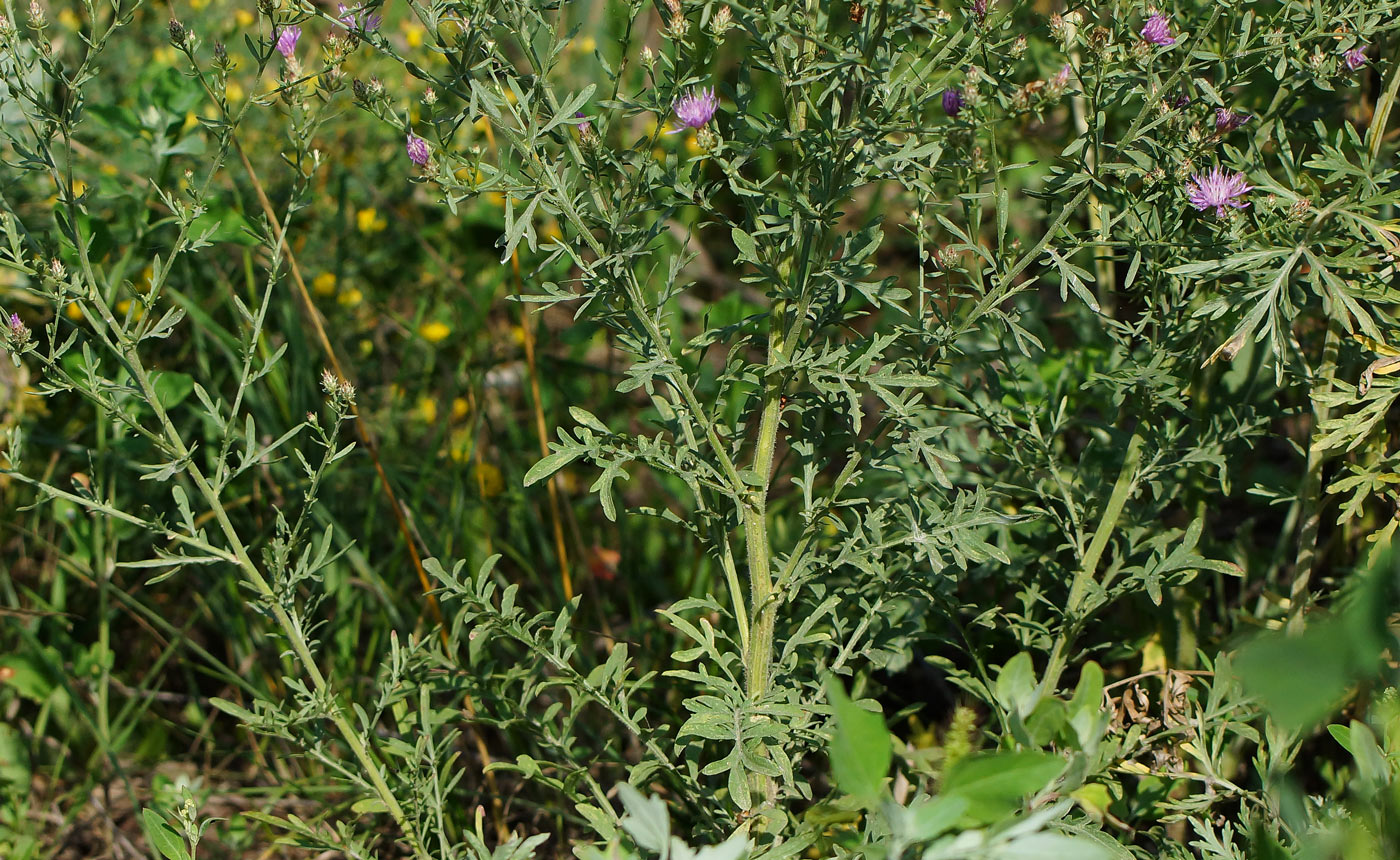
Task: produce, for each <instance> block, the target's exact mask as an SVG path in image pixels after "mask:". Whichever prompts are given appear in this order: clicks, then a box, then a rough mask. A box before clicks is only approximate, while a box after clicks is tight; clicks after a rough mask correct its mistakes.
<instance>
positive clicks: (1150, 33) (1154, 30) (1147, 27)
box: [1142, 12, 1176, 47]
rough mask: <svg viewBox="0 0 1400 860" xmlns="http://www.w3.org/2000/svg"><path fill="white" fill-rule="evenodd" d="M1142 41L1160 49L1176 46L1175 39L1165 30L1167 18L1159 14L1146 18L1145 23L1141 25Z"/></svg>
mask: <svg viewBox="0 0 1400 860" xmlns="http://www.w3.org/2000/svg"><path fill="white" fill-rule="evenodd" d="M1142 39H1143V41H1144V42H1148V43H1149V44H1153V45H1161V46H1162V47H1166V46H1168V45H1175V44H1176V37H1175V36H1173V35H1172V34H1171V31H1170V30H1168V29H1167V16H1166V15H1163V14H1162V13H1161V12H1158V13H1157V14H1156V15H1153V16H1152V17H1151V18H1148V19H1147V23H1146V24H1143V25H1142Z"/></svg>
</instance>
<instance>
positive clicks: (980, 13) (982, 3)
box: [972, 0, 987, 24]
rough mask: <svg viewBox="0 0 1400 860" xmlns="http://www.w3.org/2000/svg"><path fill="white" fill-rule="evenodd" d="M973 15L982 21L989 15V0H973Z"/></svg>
mask: <svg viewBox="0 0 1400 860" xmlns="http://www.w3.org/2000/svg"><path fill="white" fill-rule="evenodd" d="M972 17H974V18H976V19H977V23H979V24H980V23H982V21H983V20H985V19H986V17H987V0H972Z"/></svg>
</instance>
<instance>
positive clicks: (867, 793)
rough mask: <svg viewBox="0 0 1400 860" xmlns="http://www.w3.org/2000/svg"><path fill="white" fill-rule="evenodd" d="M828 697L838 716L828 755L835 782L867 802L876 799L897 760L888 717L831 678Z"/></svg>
mask: <svg viewBox="0 0 1400 860" xmlns="http://www.w3.org/2000/svg"><path fill="white" fill-rule="evenodd" d="M826 694H827V699H828V700H829V701H830V702H831V709H832V713H833V714H834V715H835V718H836V719H835V722H836V726H835V733H834V734H833V736H832V738H831V745H830V746H829V747H828V748H827V754H828V755H829V756H830V758H831V772H832V776H833V777H835V779H836V785H837V786H838V787H840V789H841V790H842V791H844V792H846V793H847V794H849V795H851V796H852V797H855V798H857V799H859V800H861V801H863V802H865V803H872V804H873V803H874V802H876V801H877V800H878V799H879V797H880V795H881V794H883V792H884V784H885V777H886V775H888V774H889V770H890V762H891V761H892V760H893V759H894V746H893V744H892V743H891V741H890V733H889V730H888V729H886V728H885V719H884V717H882V716H880V715H879V714H877V713H872V712H870V711H867V710H865V709H864V708H862V707H860V706H859V705H857V704H856V703H855V702H852V701H851V699H850V697H849V696H847V695H846V691H845V690H843V689H842V688H841V683H840V682H839V681H837V680H836V679H835V678H831V677H829V678H828V679H827V682H826Z"/></svg>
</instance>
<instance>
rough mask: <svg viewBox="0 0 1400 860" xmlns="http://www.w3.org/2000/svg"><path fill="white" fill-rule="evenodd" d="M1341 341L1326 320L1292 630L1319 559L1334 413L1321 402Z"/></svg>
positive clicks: (1291, 593) (1315, 384)
mask: <svg viewBox="0 0 1400 860" xmlns="http://www.w3.org/2000/svg"><path fill="white" fill-rule="evenodd" d="M1340 341H1341V337H1340V335H1339V334H1338V326H1337V324H1336V323H1334V322H1333V321H1332V320H1330V319H1329V320H1328V321H1327V335H1326V337H1325V338H1324V340H1323V344H1322V363H1321V364H1320V365H1319V366H1318V368H1317V372H1316V373H1315V374H1314V376H1313V379H1312V390H1311V391H1310V392H1309V400H1311V401H1312V412H1313V425H1312V430H1311V431H1310V433H1309V434H1308V435H1309V443H1308V462H1307V466H1306V468H1305V470H1304V472H1303V485H1302V487H1301V488H1300V489H1299V491H1298V500H1299V502H1300V510H1301V514H1302V518H1301V525H1300V526H1299V527H1298V554H1297V556H1296V559H1297V560H1296V562H1295V563H1294V565H1293V583H1292V584H1291V585H1290V586H1289V589H1288V599H1289V604H1288V627H1287V630H1288V632H1289V634H1297V633H1299V632H1301V631H1302V629H1303V611H1304V610H1305V609H1306V608H1307V604H1308V582H1309V580H1311V579H1312V571H1313V565H1314V564H1316V563H1317V532H1318V528H1319V527H1320V526H1321V524H1322V467H1323V465H1324V464H1325V463H1326V460H1327V452H1326V451H1325V450H1324V449H1322V448H1319V447H1318V445H1317V440H1318V438H1319V437H1320V436H1321V435H1322V432H1321V426H1322V423H1323V422H1324V421H1326V420H1327V418H1328V417H1329V416H1330V415H1331V409H1329V408H1328V406H1327V404H1326V403H1324V402H1322V400H1321V395H1323V394H1325V393H1327V392H1329V391H1331V390H1332V377H1333V376H1335V375H1336V372H1337V348H1338V345H1339V343H1340Z"/></svg>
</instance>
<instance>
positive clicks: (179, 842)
mask: <svg viewBox="0 0 1400 860" xmlns="http://www.w3.org/2000/svg"><path fill="white" fill-rule="evenodd" d="M141 818H142V821H143V823H144V824H145V830H146V839H147V840H148V841H149V842H150V843H151V847H152V848H154V849H156V850H157V851H159V852H160V854H161V856H162V857H164V858H166V860H192V858H191V857H190V851H189V849H188V848H186V847H185V837H184V836H181V835H180V834H179V833H177V832H175V828H173V827H171V826H170V825H169V824H166V823H165V819H164V818H162V817H161V815H160V813H158V812H156V811H155V810H154V809H149V808H147V809H143V810H141Z"/></svg>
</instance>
